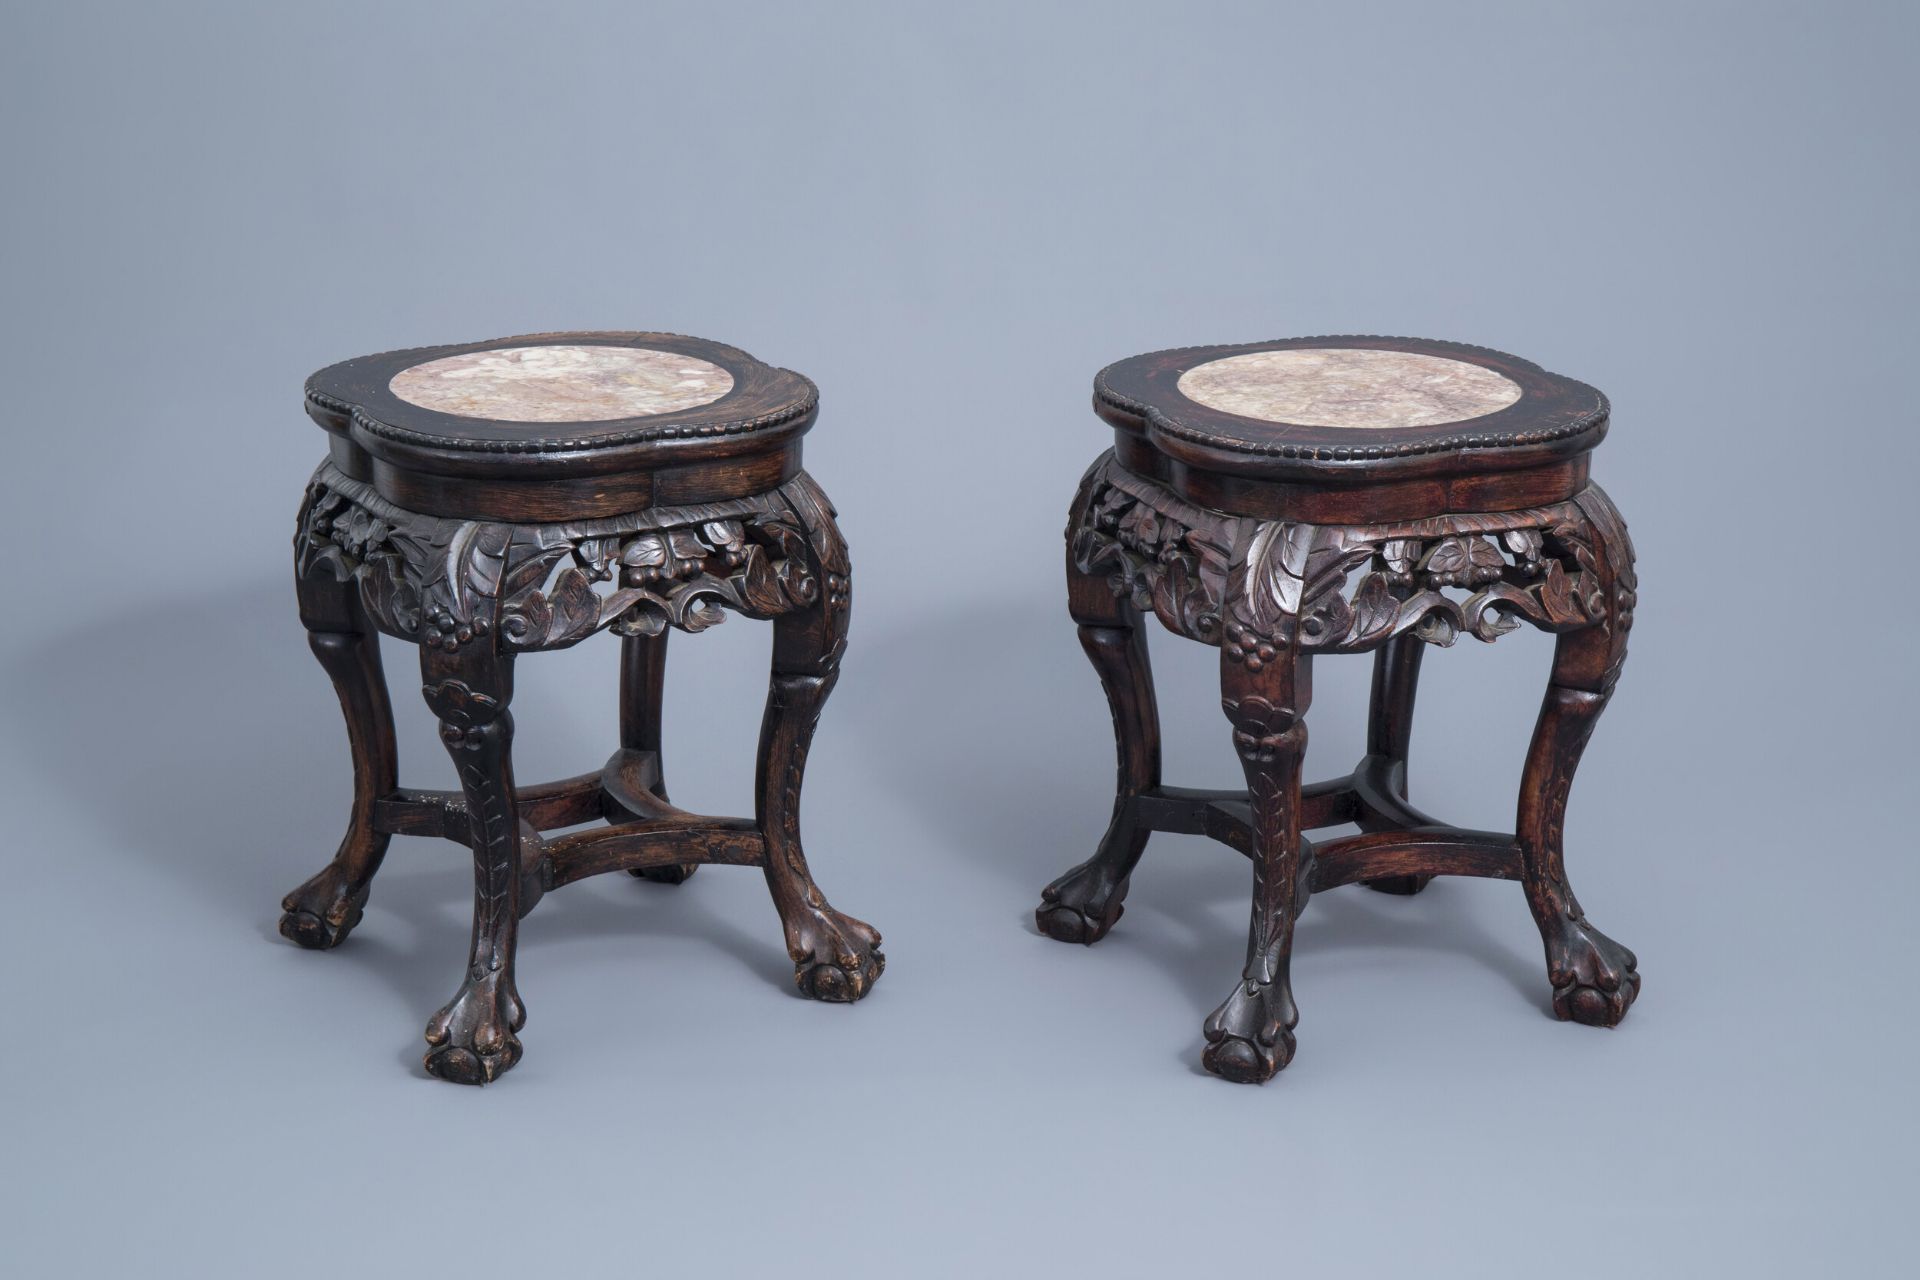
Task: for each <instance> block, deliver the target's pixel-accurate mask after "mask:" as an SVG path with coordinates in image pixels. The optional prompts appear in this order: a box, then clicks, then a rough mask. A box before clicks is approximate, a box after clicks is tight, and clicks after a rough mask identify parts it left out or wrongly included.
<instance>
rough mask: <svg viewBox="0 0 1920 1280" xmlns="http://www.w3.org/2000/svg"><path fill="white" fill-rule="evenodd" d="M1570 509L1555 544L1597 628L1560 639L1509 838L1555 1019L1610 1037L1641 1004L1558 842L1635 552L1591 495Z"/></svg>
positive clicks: (1613, 652)
mask: <svg viewBox="0 0 1920 1280" xmlns="http://www.w3.org/2000/svg"><path fill="white" fill-rule="evenodd" d="M1576 501H1577V502H1578V504H1579V507H1580V510H1581V511H1582V513H1583V514H1584V515H1585V516H1586V525H1585V527H1584V528H1582V529H1578V530H1569V531H1566V532H1565V533H1564V534H1562V537H1563V539H1565V540H1567V541H1569V542H1570V544H1571V545H1573V546H1574V547H1575V548H1576V552H1577V554H1579V555H1580V558H1581V560H1582V567H1583V568H1585V569H1586V570H1587V571H1588V572H1589V573H1590V574H1592V576H1593V579H1594V584H1593V587H1592V589H1591V591H1590V594H1589V605H1588V608H1589V610H1590V611H1593V612H1597V613H1598V614H1599V616H1600V620H1599V621H1598V622H1597V623H1596V624H1595V625H1594V626H1591V627H1588V628H1586V629H1584V630H1581V631H1573V632H1567V633H1564V634H1562V635H1561V636H1560V638H1559V641H1558V643H1557V644H1556V646H1555V648H1554V657H1553V675H1552V677H1551V679H1550V681H1549V683H1548V685H1547V694H1546V699H1545V701H1544V702H1543V703H1542V704H1541V707H1540V719H1539V721H1538V723H1537V724H1536V725H1535V727H1534V731H1533V742H1532V745H1531V746H1530V747H1529V748H1528V751H1527V765H1526V772H1525V775H1524V776H1523V777H1522V779H1521V782H1520V805H1519V817H1518V821H1517V823H1516V830H1517V833H1518V835H1519V840H1520V850H1521V854H1522V858H1523V866H1522V869H1523V872H1524V881H1525V887H1526V893H1527V905H1528V906H1529V907H1530V908H1531V909H1532V911H1533V918H1534V922H1535V923H1536V924H1537V925H1539V927H1540V936H1541V939H1542V941H1543V942H1544V943H1545V945H1546V954H1547V975H1548V979H1549V980H1550V981H1551V982H1552V983H1553V1011H1554V1013H1555V1014H1556V1015H1558V1016H1559V1017H1561V1018H1565V1019H1569V1020H1571V1021H1574V1022H1583V1023H1586V1024H1587V1025H1589V1026H1596V1027H1610V1026H1613V1025H1614V1024H1616V1023H1618V1022H1619V1021H1620V1019H1621V1018H1623V1017H1625V1016H1626V1012H1627V1008H1628V1006H1630V1005H1631V1004H1632V1003H1633V1001H1634V998H1635V997H1636V996H1638V995H1639V994H1640V975H1639V973H1638V972H1637V971H1636V969H1635V965H1636V964H1637V961H1636V960H1635V958H1634V954H1633V952H1631V951H1629V950H1628V949H1627V948H1626V947H1624V946H1622V945H1620V944H1619V943H1617V942H1615V941H1614V940H1613V939H1611V938H1609V937H1607V935H1606V934H1604V933H1601V932H1600V931H1599V930H1598V929H1596V928H1594V927H1593V925H1592V924H1590V923H1588V921H1587V917H1586V913H1585V912H1584V911H1582V910H1581V908H1580V903H1579V900H1578V899H1577V898H1575V897H1574V895H1573V888H1572V886H1571V885H1569V884H1568V882H1567V871H1566V858H1565V850H1564V847H1563V839H1564V835H1565V818H1566V808H1567V795H1568V792H1569V791H1571V789H1572V787H1573V775H1574V770H1575V769H1577V768H1578V767H1579V765H1580V756H1581V753H1582V752H1583V751H1585V749H1586V745H1587V741H1588V739H1589V738H1591V737H1592V735H1593V730H1594V727H1595V725H1596V724H1597V723H1598V722H1599V718H1600V713H1601V712H1602V711H1604V710H1605V709H1606V705H1607V701H1608V699H1609V698H1611V697H1612V695H1613V687H1614V684H1615V682H1616V681H1617V680H1618V679H1619V676H1620V669H1621V666H1622V664H1624V663H1625V661H1626V657H1627V632H1628V630H1629V629H1631V627H1632V626H1633V609H1634V604H1635V590H1636V586H1637V584H1636V581H1635V575H1634V570H1633V544H1632V542H1631V541H1630V540H1629V539H1628V537H1627V529H1626V524H1625V522H1623V521H1622V520H1621V519H1620V514H1619V512H1618V511H1616V510H1615V509H1614V507H1613V504H1612V503H1611V502H1610V501H1608V499H1607V497H1606V495H1605V494H1604V493H1602V492H1601V491H1600V490H1599V489H1598V488H1597V487H1594V488H1589V489H1587V490H1586V491H1585V492H1584V493H1582V494H1581V495H1580V496H1579V498H1578V499H1577V500H1576Z"/></svg>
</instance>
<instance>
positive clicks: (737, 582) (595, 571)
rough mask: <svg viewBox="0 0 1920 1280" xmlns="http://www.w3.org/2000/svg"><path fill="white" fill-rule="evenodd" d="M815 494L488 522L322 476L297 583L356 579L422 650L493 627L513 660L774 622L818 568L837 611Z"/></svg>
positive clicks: (299, 555)
mask: <svg viewBox="0 0 1920 1280" xmlns="http://www.w3.org/2000/svg"><path fill="white" fill-rule="evenodd" d="M817 494H818V490H817V489H816V488H814V487H813V486H812V484H811V482H810V481H806V479H805V477H796V478H795V479H794V480H792V481H789V482H788V483H787V484H786V485H784V486H782V487H781V488H779V489H776V490H774V491H772V492H770V493H765V494H759V495H756V496H754V497H751V498H741V499H735V500H732V501H727V502H717V503H707V504H702V505H697V506H686V507H661V508H655V509H653V510H649V511H644V512H639V513H636V514H633V515H630V516H623V517H618V518H615V519H609V520H588V521H580V522H576V523H571V524H544V525H518V524H496V523H490V522H485V521H473V520H453V519H442V518H438V517H434V516H423V515H419V514H416V513H413V512H408V511H404V510H402V509H400V508H398V507H396V506H394V505H393V504H392V503H390V502H387V501H386V500H385V499H384V498H382V497H380V495H379V494H378V493H376V492H374V491H373V489H372V488H371V487H370V486H368V485H365V484H362V483H361V482H359V481H356V480H353V479H351V478H349V477H348V476H346V475H345V474H343V473H342V472H340V471H339V470H338V469H337V468H335V467H334V466H333V465H332V464H331V463H328V464H325V465H323V466H322V467H321V468H320V470H319V471H318V472H316V473H315V474H314V477H313V480H312V481H311V483H310V484H309V486H308V491H307V502H306V505H305V507H304V508H303V509H302V513H301V518H300V523H299V528H298V531H297V533H296V534H295V538H294V561H295V571H296V572H297V573H299V574H301V575H303V576H304V575H306V574H309V573H316V572H321V573H325V572H331V573H332V574H334V575H335V576H336V577H337V578H338V579H339V580H341V581H343V582H344V581H353V582H355V583H356V584H357V586H358V587H359V590H360V596H361V599H362V601H363V603H364V604H365V605H366V608H367V612H368V614H369V616H371V617H372V619H373V620H374V623H375V624H376V625H377V626H379V627H380V629H381V630H383V631H387V632H389V633H391V634H393V635H396V636H400V637H403V638H405V639H410V640H416V641H418V642H419V643H420V644H421V645H424V646H426V647H427V648H430V649H433V648H438V649H444V650H454V649H458V648H460V647H461V646H463V645H465V644H467V643H469V642H470V641H471V640H472V639H473V638H474V637H475V636H485V635H488V634H489V633H490V632H492V631H493V630H494V629H495V628H498V629H499V636H500V641H501V643H502V647H503V648H505V649H507V650H509V651H511V650H534V649H559V648H565V647H566V646H568V645H571V644H575V643H577V642H579V641H580V640H583V639H585V638H586V637H587V636H590V635H592V634H593V633H595V632H596V631H600V630H602V629H609V630H612V631H616V632H619V633H621V634H624V635H657V634H659V633H660V632H661V631H663V630H665V629H666V628H668V627H677V628H679V629H680V630H683V631H703V630H705V629H706V628H708V627H710V626H713V625H715V624H716V623H719V622H721V621H723V620H724V619H725V617H726V613H725V610H727V609H733V610H736V611H738V612H740V613H743V614H746V615H748V616H749V617H755V618H771V617H776V616H778V615H780V614H783V613H787V612H789V611H791V610H795V609H801V608H805V607H807V606H809V605H811V604H812V603H813V602H814V601H815V600H816V599H817V598H818V597H819V593H820V591H821V584H820V582H819V581H818V580H817V578H816V575H815V571H814V567H813V566H814V563H815V561H816V558H818V559H819V560H820V562H821V563H822V564H823V566H824V568H825V571H826V577H827V584H826V589H827V591H828V592H829V594H830V595H832V596H834V597H835V603H836V604H838V605H841V606H844V603H845V597H846V593H847V591H848V584H847V571H846V567H845V560H846V556H845V549H844V548H838V549H837V551H836V553H835V555H834V557H832V558H828V557H826V556H822V555H821V554H820V552H819V550H817V549H816V548H814V547H812V546H811V545H810V541H809V537H810V533H811V532H812V531H810V530H809V529H808V527H807V526H806V524H805V523H803V518H802V516H801V514H800V511H801V510H805V509H806V507H805V505H804V504H810V503H814V502H816V501H818V498H817ZM796 504H802V505H800V506H798V507H797V506H796ZM828 528H829V529H830V528H831V526H830V525H829V526H828ZM817 536H826V535H817Z"/></svg>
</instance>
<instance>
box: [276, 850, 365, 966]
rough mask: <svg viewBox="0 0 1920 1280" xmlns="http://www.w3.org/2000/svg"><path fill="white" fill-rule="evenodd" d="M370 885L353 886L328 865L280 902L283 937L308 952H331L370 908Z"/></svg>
mask: <svg viewBox="0 0 1920 1280" xmlns="http://www.w3.org/2000/svg"><path fill="white" fill-rule="evenodd" d="M371 888H372V886H371V885H365V884H362V885H354V884H351V883H349V882H348V881H347V879H346V877H345V876H344V875H343V874H342V873H341V871H340V868H339V867H337V866H333V865H331V864H329V865H328V866H327V868H326V869H325V870H323V871H322V872H321V873H320V874H319V875H317V876H315V877H314V878H313V879H311V880H309V881H307V882H306V883H305V884H303V885H301V886H300V887H299V888H298V889H295V890H294V891H293V892H292V893H290V894H288V895H287V896H286V897H285V898H282V899H281V900H280V909H281V911H282V912H284V913H285V914H283V915H282V916H281V917H280V936H281V937H283V938H286V939H287V940H288V941H289V942H294V943H297V944H299V945H300V946H303V947H305V948H306V949H307V950H309V951H329V950H331V949H333V948H334V947H337V946H339V945H340V944H341V943H342V942H345V941H346V940H347V935H348V934H350V933H352V932H353V927H354V926H355V925H357V924H359V923H360V917H361V914H362V913H363V911H364V910H365V908H366V905H367V893H368V891H369V890H370V889H371Z"/></svg>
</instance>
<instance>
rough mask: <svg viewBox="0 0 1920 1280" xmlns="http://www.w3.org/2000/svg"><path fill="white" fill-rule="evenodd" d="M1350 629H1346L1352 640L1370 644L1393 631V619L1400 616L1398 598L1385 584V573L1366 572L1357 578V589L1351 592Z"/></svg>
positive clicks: (1395, 619) (1395, 620) (1397, 618)
mask: <svg viewBox="0 0 1920 1280" xmlns="http://www.w3.org/2000/svg"><path fill="white" fill-rule="evenodd" d="M1352 608H1353V621H1352V630H1351V631H1350V632H1349V633H1348V634H1349V635H1350V636H1351V638H1352V642H1353V643H1356V644H1370V643H1372V642H1373V641H1375V640H1378V639H1382V638H1384V637H1386V636H1389V635H1392V634H1393V627H1394V623H1395V622H1397V621H1398V620H1399V618H1400V601H1399V600H1398V599H1397V598H1395V596H1394V594H1393V591H1392V589H1391V588H1390V587H1389V586H1388V585H1387V575H1386V574H1384V573H1370V574H1368V575H1367V576H1366V577H1365V578H1363V579H1362V580H1361V582H1360V589H1359V590H1357V591H1355V592H1354V593H1353V606H1352Z"/></svg>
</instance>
